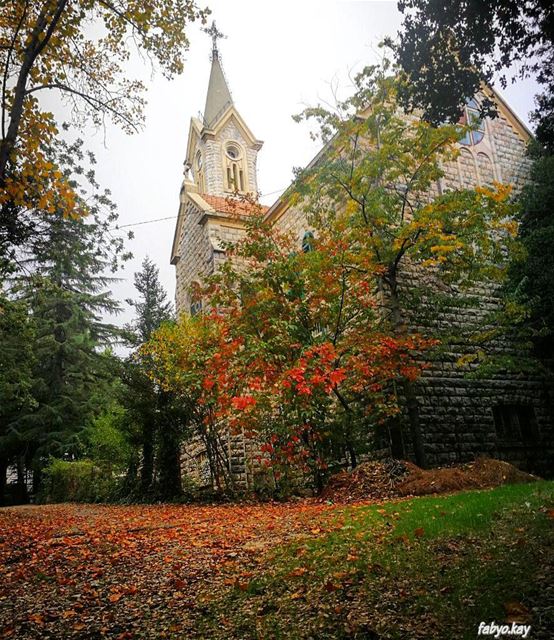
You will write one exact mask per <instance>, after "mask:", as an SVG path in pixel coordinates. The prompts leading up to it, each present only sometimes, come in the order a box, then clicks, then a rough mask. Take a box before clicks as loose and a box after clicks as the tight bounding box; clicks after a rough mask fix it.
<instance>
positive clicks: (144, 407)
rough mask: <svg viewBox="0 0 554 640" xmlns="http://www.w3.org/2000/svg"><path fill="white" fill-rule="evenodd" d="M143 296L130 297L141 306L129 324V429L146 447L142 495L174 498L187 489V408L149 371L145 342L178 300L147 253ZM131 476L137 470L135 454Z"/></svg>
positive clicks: (139, 277)
mask: <svg viewBox="0 0 554 640" xmlns="http://www.w3.org/2000/svg"><path fill="white" fill-rule="evenodd" d="M134 281H135V288H136V290H137V292H138V294H139V296H138V299H137V300H128V301H127V302H128V303H129V304H130V305H131V306H133V307H134V309H135V314H136V315H135V319H134V321H133V322H132V323H131V324H130V325H128V326H127V336H128V341H129V342H130V344H132V345H133V346H135V348H136V349H135V351H134V353H133V354H132V355H131V357H130V358H129V359H128V361H127V363H126V371H125V390H124V393H123V399H124V404H125V406H126V408H127V416H128V429H129V433H130V434H131V435H132V439H133V442H134V444H135V447H136V448H138V449H139V450H140V482H139V492H140V494H141V495H142V496H146V495H153V494H154V493H157V494H158V496H159V497H162V498H164V499H171V498H174V497H175V496H176V495H178V494H179V493H180V491H181V473H180V442H181V432H182V425H181V423H182V417H181V413H182V408H181V406H180V405H179V403H177V402H176V401H175V397H174V394H173V393H172V392H171V391H170V390H168V389H164V388H162V387H160V386H159V385H157V384H155V382H154V381H153V380H152V379H151V378H150V377H149V376H148V369H149V367H150V364H149V361H148V357H147V356H146V355H145V354H144V353H143V352H142V351H141V349H140V346H141V345H143V344H145V343H147V342H148V341H149V340H150V339H151V338H152V335H153V334H154V332H155V331H156V330H158V329H159V328H160V326H161V325H162V324H164V323H167V322H169V321H170V320H172V318H173V309H172V304H171V302H169V301H168V300H167V293H166V292H165V290H164V288H163V286H162V285H161V283H160V280H159V270H158V267H156V266H155V264H154V263H153V262H152V261H151V260H150V259H149V258H145V259H144V261H143V263H142V269H141V271H139V272H138V273H136V274H135V278H134ZM132 462H133V464H132V467H133V468H132V469H131V470H130V471H131V472H130V474H129V476H130V477H132V476H133V475H134V474H135V473H136V468H137V467H138V466H139V461H138V459H136V458H135V459H134V460H133V461H132Z"/></svg>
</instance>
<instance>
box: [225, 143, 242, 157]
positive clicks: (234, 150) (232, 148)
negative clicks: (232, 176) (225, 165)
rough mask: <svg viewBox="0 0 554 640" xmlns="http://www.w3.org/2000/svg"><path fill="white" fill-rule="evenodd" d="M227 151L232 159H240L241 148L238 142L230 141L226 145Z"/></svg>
mask: <svg viewBox="0 0 554 640" xmlns="http://www.w3.org/2000/svg"><path fill="white" fill-rule="evenodd" d="M225 153H226V154H227V155H228V156H229V158H231V160H238V159H239V158H240V149H239V147H238V146H237V145H236V144H234V143H232V142H230V143H229V144H228V145H227V146H226V147H225Z"/></svg>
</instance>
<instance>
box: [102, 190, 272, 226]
mask: <svg viewBox="0 0 554 640" xmlns="http://www.w3.org/2000/svg"><path fill="white" fill-rule="evenodd" d="M283 191H284V189H277V190H276V191H270V192H269V193H262V194H260V197H261V198H264V197H265V196H272V195H274V194H276V193H282V192H283ZM178 217H179V216H178V215H177V216H166V217H165V218H152V219H151V220H140V221H139V222H130V223H129V224H118V225H116V226H115V227H111V228H110V229H109V231H117V230H118V229H127V228H128V227H138V226H140V225H141V224H151V223H153V222H163V221H164V220H176V219H177V218H178Z"/></svg>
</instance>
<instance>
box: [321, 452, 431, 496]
mask: <svg viewBox="0 0 554 640" xmlns="http://www.w3.org/2000/svg"><path fill="white" fill-rule="evenodd" d="M413 466H415V465H412V464H411V463H410V462H404V461H402V460H393V459H392V458H388V459H386V460H374V461H371V462H364V463H363V464H360V465H358V466H357V467H356V468H355V469H353V470H352V471H341V472H340V473H337V474H336V475H334V476H331V478H329V482H328V483H327V486H326V487H325V489H324V490H323V492H322V494H321V498H323V499H324V500H332V501H333V502H357V501H359V500H388V499H390V498H397V497H399V496H400V495H401V494H400V493H398V490H397V486H398V484H399V483H400V481H401V480H402V479H404V478H406V476H407V475H408V474H409V473H410V467H413ZM415 468H416V469H418V468H419V467H415Z"/></svg>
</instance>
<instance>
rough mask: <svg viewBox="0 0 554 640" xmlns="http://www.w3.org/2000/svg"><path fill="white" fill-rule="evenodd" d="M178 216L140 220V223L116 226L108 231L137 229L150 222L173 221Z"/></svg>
mask: <svg viewBox="0 0 554 640" xmlns="http://www.w3.org/2000/svg"><path fill="white" fill-rule="evenodd" d="M178 217H179V216H167V217H166V218H153V219H152V220H141V221H140V222H130V223H129V224H118V225H117V226H115V227H112V228H111V229H110V231H113V230H114V229H126V228H127V227H138V226H139V225H141V224H150V223H151V222H162V220H175V218H178Z"/></svg>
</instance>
